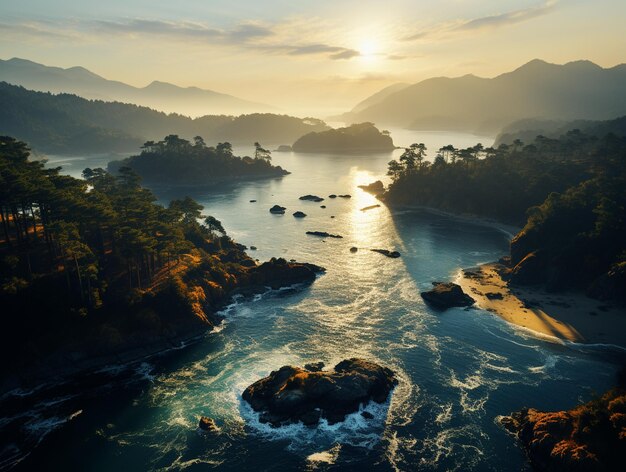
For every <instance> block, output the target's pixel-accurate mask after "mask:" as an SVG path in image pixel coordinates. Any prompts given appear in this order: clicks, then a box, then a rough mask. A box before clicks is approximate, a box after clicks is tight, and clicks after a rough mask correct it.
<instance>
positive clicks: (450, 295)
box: [421, 282, 474, 309]
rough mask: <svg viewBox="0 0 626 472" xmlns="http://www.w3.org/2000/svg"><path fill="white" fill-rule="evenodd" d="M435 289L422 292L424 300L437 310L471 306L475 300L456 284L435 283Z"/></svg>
mask: <svg viewBox="0 0 626 472" xmlns="http://www.w3.org/2000/svg"><path fill="white" fill-rule="evenodd" d="M433 286H434V288H433V289H432V290H429V291H427V292H422V293H421V295H422V298H423V299H424V300H426V301H427V302H428V303H429V304H431V305H433V306H435V307H436V308H440V309H446V308H452V307H455V306H470V305H473V304H474V299H473V298H472V297H470V296H469V295H467V294H466V293H465V292H463V289H461V287H460V286H459V285H457V284H454V283H445V282H433Z"/></svg>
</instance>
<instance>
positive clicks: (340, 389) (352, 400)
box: [242, 358, 398, 426]
mask: <svg viewBox="0 0 626 472" xmlns="http://www.w3.org/2000/svg"><path fill="white" fill-rule="evenodd" d="M306 367H308V369H306V368H301V367H294V366H283V367H281V368H280V369H278V370H276V371H273V372H272V373H270V375H268V376H267V377H265V378H263V379H260V380H258V381H256V382H255V383H253V384H252V385H250V386H249V387H248V388H246V390H245V391H244V392H243V395H242V397H243V399H244V400H245V401H246V402H248V403H249V404H250V405H251V406H252V409H253V410H254V411H257V412H261V417H260V419H261V421H263V422H267V423H270V424H271V425H273V426H280V425H283V424H288V423H297V422H299V421H301V422H302V423H304V424H305V425H311V426H313V425H316V424H317V423H318V422H319V420H320V418H325V419H327V420H328V422H329V423H330V424H333V423H337V422H339V421H343V420H344V419H345V417H346V415H347V414H350V413H354V412H356V411H358V409H359V406H360V405H361V404H366V403H368V402H369V401H375V402H377V403H383V402H385V401H386V400H387V398H388V396H389V394H390V392H391V390H392V389H393V387H394V386H395V385H396V384H397V383H398V382H397V380H396V377H395V374H394V372H393V371H391V370H390V369H388V368H386V367H382V366H380V365H378V364H375V363H373V362H369V361H365V360H363V359H357V358H353V359H347V360H344V361H341V362H340V363H339V364H337V365H336V366H335V368H334V369H333V370H330V371H323V370H321V367H320V366H319V364H307V366H306ZM311 367H313V369H311ZM318 367H320V370H316V369H317V368H318Z"/></svg>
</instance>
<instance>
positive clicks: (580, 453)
mask: <svg viewBox="0 0 626 472" xmlns="http://www.w3.org/2000/svg"><path fill="white" fill-rule="evenodd" d="M501 423H502V424H503V426H504V427H505V428H507V429H508V430H509V431H511V432H512V433H514V434H515V435H516V436H517V438H518V439H519V441H520V443H521V444H522V447H523V448H524V450H525V451H526V454H527V455H528V458H529V460H530V462H531V464H532V465H533V466H534V468H535V469H537V470H540V471H546V472H547V471H562V472H566V471H598V472H599V471H613V470H622V469H623V468H624V464H625V463H626V389H625V388H624V385H623V382H622V385H621V386H619V387H617V388H615V389H613V390H611V391H609V392H608V393H606V394H604V395H602V396H601V397H598V398H596V399H594V400H592V401H590V402H588V403H585V404H582V405H579V406H577V407H575V408H573V409H571V410H569V411H557V412H541V411H537V410H535V409H532V408H530V409H524V410H521V411H519V412H516V413H513V414H512V415H511V416H509V417H504V418H502V419H501Z"/></svg>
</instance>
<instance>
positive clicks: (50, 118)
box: [0, 82, 328, 155]
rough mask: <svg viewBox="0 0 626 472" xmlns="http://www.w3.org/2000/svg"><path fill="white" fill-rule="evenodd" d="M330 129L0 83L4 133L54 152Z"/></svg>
mask: <svg viewBox="0 0 626 472" xmlns="http://www.w3.org/2000/svg"><path fill="white" fill-rule="evenodd" d="M326 129H328V126H326V124H325V123H324V122H323V121H321V120H318V119H315V118H296V117H292V116H287V115H276V114H271V113H263V114H259V113H257V114H250V115H240V116H237V117H235V116H226V115H207V116H202V117H199V118H194V119H192V118H189V117H187V116H183V115H178V114H174V113H172V114H169V115H168V114H165V113H162V112H158V111H156V110H152V109H150V108H146V107H141V106H137V105H131V104H126V103H119V102H103V101H100V100H86V99H84V98H80V97H78V96H76V95H69V94H58V95H54V94H50V93H44V92H34V91H31V90H26V89H25V88H23V87H18V86H15V85H10V84H7V83H5V82H0V135H2V134H6V135H10V136H16V137H17V138H19V139H22V140H24V141H27V142H28V143H29V144H30V145H31V146H32V148H33V149H35V150H36V151H41V152H45V153H50V154H65V155H72V154H80V153H104V152H126V151H127V152H132V151H133V150H135V149H137V148H138V147H139V146H140V145H141V144H142V143H144V142H145V141H149V140H158V139H160V138H161V137H162V136H166V135H168V134H177V135H180V136H182V137H185V138H188V139H191V138H192V137H194V136H198V135H199V136H203V137H204V138H205V140H207V142H215V143H217V141H221V142H224V141H229V142H231V143H234V144H237V143H246V144H249V143H252V142H255V141H262V142H269V143H272V144H274V143H292V142H294V141H295V140H296V139H298V138H299V137H300V136H303V135H305V134H307V133H309V132H312V131H323V130H326Z"/></svg>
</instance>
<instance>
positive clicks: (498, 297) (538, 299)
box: [455, 263, 626, 350]
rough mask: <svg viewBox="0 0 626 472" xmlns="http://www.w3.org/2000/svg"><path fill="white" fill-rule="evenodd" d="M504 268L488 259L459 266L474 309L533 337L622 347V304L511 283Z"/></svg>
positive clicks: (625, 344) (625, 335) (625, 313)
mask: <svg viewBox="0 0 626 472" xmlns="http://www.w3.org/2000/svg"><path fill="white" fill-rule="evenodd" d="M506 270H507V268H506V267H505V266H503V265H502V264H498V263H487V264H483V265H481V266H479V267H476V268H472V269H462V270H461V271H460V272H459V273H458V275H457V277H456V280H455V282H456V283H458V284H459V285H460V286H461V288H462V289H463V291H464V292H465V293H467V294H468V295H470V296H471V297H472V298H474V300H476V304H475V306H476V307H478V308H481V309H483V310H486V311H488V312H490V313H492V314H494V315H496V316H499V317H500V318H502V319H503V320H505V321H507V322H508V323H510V324H512V325H514V326H516V327H517V328H520V329H522V330H524V331H526V332H529V333H530V334H532V335H534V336H535V337H538V338H541V339H546V340H548V341H552V342H555V341H557V342H561V343H563V344H566V345H567V344H576V345H579V346H586V347H592V346H596V347H597V346H600V345H604V346H607V347H609V346H612V347H615V348H618V349H621V350H626V308H624V307H620V306H617V305H613V304H611V303H610V302H605V301H602V300H595V299H593V298H589V297H587V296H585V295H584V294H582V293H575V292H556V293H553V292H547V291H546V290H544V289H542V288H539V287H520V286H510V285H509V283H508V282H507V281H506V280H505V278H504V276H503V275H505V272H506Z"/></svg>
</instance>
